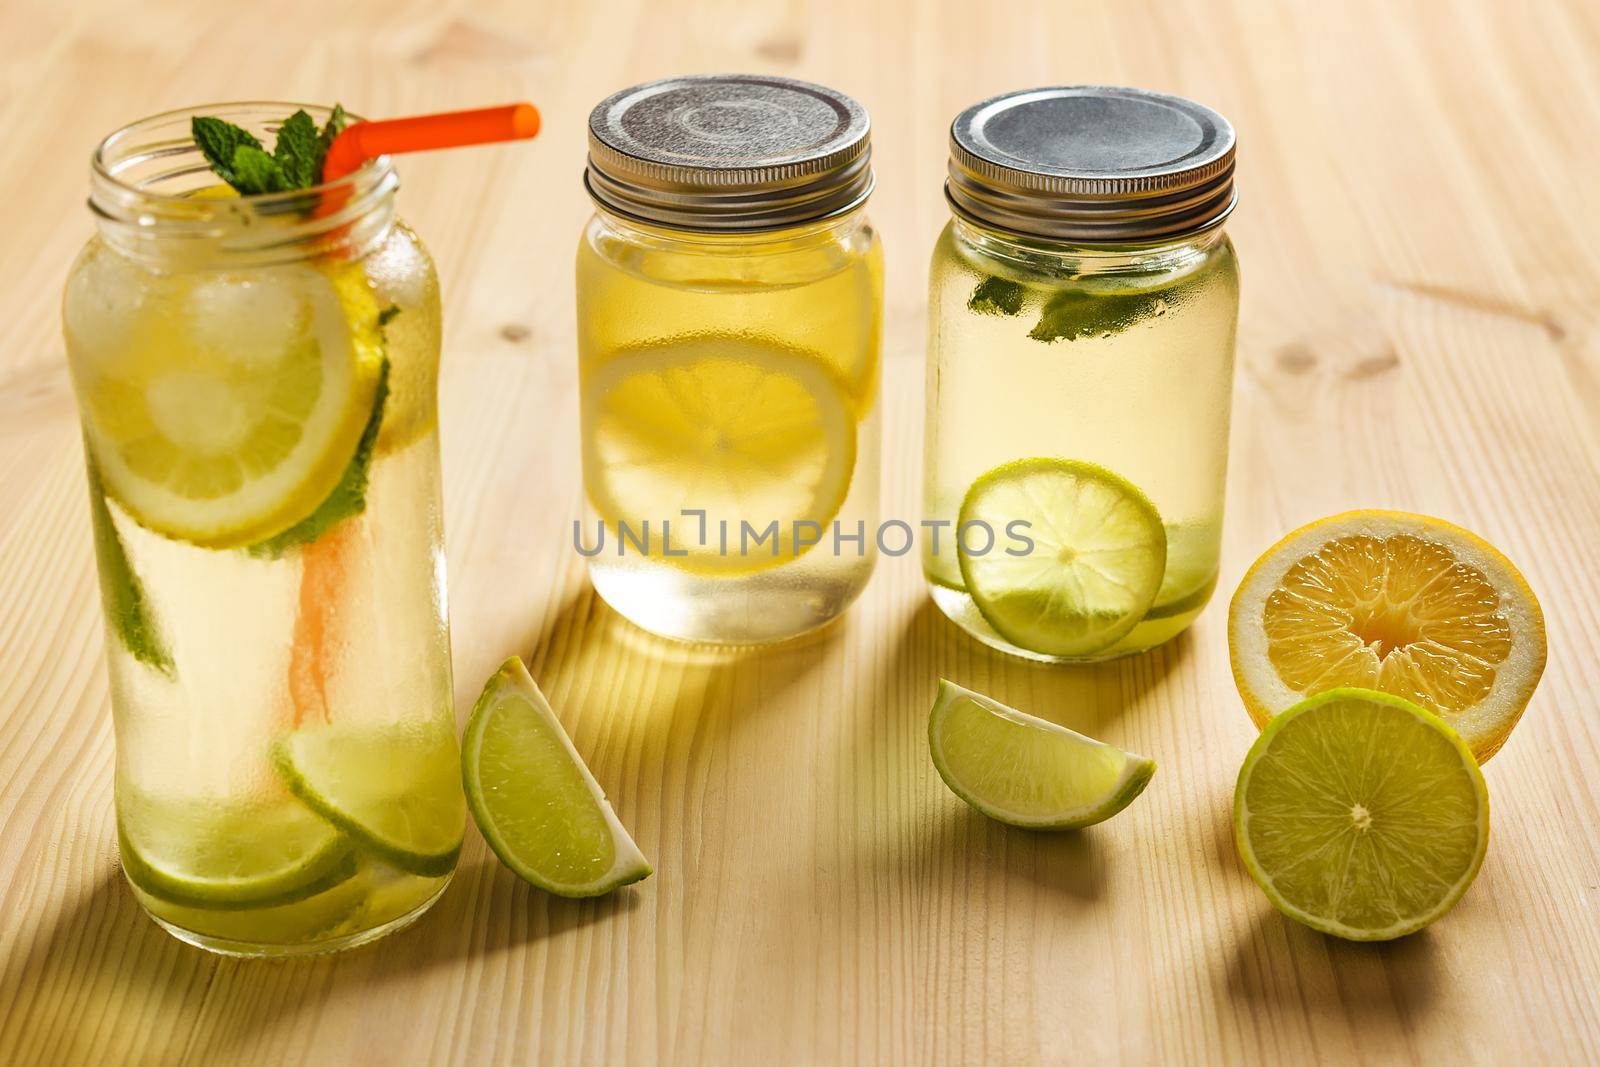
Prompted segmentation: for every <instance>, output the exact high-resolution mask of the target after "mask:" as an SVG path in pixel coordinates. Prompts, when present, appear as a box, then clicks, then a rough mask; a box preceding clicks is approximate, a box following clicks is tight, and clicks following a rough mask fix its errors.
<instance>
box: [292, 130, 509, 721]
mask: <svg viewBox="0 0 1600 1067" xmlns="http://www.w3.org/2000/svg"><path fill="white" fill-rule="evenodd" d="M538 132H539V112H538V110H537V109H536V108H534V106H533V105H532V104H526V103H524V104H507V105H506V106H504V107H486V108H479V109H478V110H476V111H449V112H445V113H444V114H440V115H418V116H416V117H414V118H409V119H385V120H383V121H382V122H358V123H356V124H354V125H353V126H349V127H347V128H346V129H345V130H344V131H343V132H341V133H340V134H339V135H338V136H337V137H335V138H334V139H333V143H332V144H331V145H329V146H328V155H327V158H326V159H325V160H324V161H323V164H322V181H323V182H324V183H327V182H335V181H338V180H339V179H340V178H343V177H345V176H346V175H348V174H350V173H351V172H353V171H355V170H358V169H360V167H361V165H362V164H363V163H366V162H367V161H368V160H372V159H377V158H378V157H379V156H386V155H394V154H397V153H400V152H426V151H428V150H430V149H434V148H459V147H463V146H466V145H475V144H493V143H495V142H497V141H517V140H525V139H527V138H529V137H532V136H534V135H535V134H537V133H538ZM349 199H350V189H349V187H348V186H340V187H339V188H337V189H330V190H328V191H327V192H326V193H324V194H323V196H322V203H321V204H319V205H318V206H317V208H316V210H315V212H314V214H316V215H318V216H322V215H330V214H332V213H333V212H335V211H337V210H339V208H341V207H343V206H344V205H345V203H346V202H347V201H348V200H349ZM339 254H340V253H339V252H331V253H330V255H333V256H339ZM350 521H351V520H346V523H347V524H348V523H349V522H350ZM359 547H360V542H359V540H357V538H356V537H354V536H353V531H352V530H351V529H350V527H349V526H348V525H346V526H345V527H344V528H342V529H341V528H336V529H333V530H329V531H328V532H326V533H324V534H323V535H322V536H321V537H319V538H318V539H317V540H315V541H313V542H312V543H311V544H309V545H306V546H305V548H303V549H302V550H301V570H300V602H299V609H298V611H297V613H296V616H295V627H294V640H293V642H292V643H291V646H290V652H289V696H290V702H291V703H292V704H293V706H294V712H293V714H294V725H295V726H296V727H299V726H303V725H305V724H306V723H307V722H308V721H313V722H323V723H326V722H328V721H330V719H331V715H330V713H329V708H328V693H327V679H328V674H329V673H330V671H331V670H332V668H333V658H334V651H335V649H336V647H337V645H338V643H339V642H338V639H337V635H336V631H335V627H336V626H337V623H338V610H337V607H338V604H339V600H340V598H341V596H342V595H343V592H344V588H343V587H344V584H345V581H346V570H345V568H346V565H347V563H346V560H347V558H348V556H349V555H350V554H351V553H352V552H355V551H357V550H358V549H359Z"/></svg>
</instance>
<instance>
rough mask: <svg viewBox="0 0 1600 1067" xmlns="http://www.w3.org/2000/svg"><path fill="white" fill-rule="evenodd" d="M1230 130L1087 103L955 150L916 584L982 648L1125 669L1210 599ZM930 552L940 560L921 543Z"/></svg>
mask: <svg viewBox="0 0 1600 1067" xmlns="http://www.w3.org/2000/svg"><path fill="white" fill-rule="evenodd" d="M1233 157H1234V136H1233V130H1232V128H1231V127H1230V126H1229V125H1228V123H1227V121H1226V120H1225V119H1223V118H1222V116H1220V115H1218V114H1217V113H1216V112H1214V111H1211V110H1210V109H1208V108H1204V107H1201V106H1200V105H1198V104H1194V103H1192V102H1190V101H1187V100H1182V99H1179V98H1177V97H1170V96H1164V95H1161V94H1157V93H1149V92H1143V91H1139V90H1133V89H1119V88H1108V87H1100V86H1079V87H1070V88H1056V89H1038V90H1028V91H1022V92H1017V93H1011V94H1007V95H1005V96H1001V97H996V98H994V99H992V100H987V101H984V102H983V103H980V104H977V105H975V106H973V107H971V108H969V109H968V110H966V111H964V112H963V113H962V114H961V115H960V116H958V117H957V118H956V120H955V122H954V123H953V125H952V127H951V162H950V179H949V181H948V182H947V184H946V193H947V197H948V199H949V201H950V205H951V209H952V212H953V216H954V217H953V218H952V220H951V222H950V223H949V225H948V226H947V227H946V228H945V231H944V233H943V235H942V236H941V237H940V239H939V242H938V245H937V247H936V248H935V249H934V253H933V263H932V269H931V272H930V292H929V302H930V318H931V325H930V330H929V356H928V360H929V374H928V417H927V431H926V433H927V439H926V457H925V461H926V471H925V474H926V481H925V507H926V508H927V510H928V512H929V513H930V514H929V519H928V521H929V522H931V523H934V524H942V525H934V526H933V527H931V532H932V533H933V534H934V536H926V537H924V538H923V541H922V546H923V565H924V572H925V574H926V576H927V579H928V583H929V585H930V587H931V589H932V595H933V598H934V600H935V601H936V602H937V603H938V605H939V607H940V609H941V610H943V611H944V613H945V614H946V615H947V616H949V617H950V618H951V619H952V620H954V621H955V622H956V623H957V624H959V625H960V626H961V627H962V628H964V629H965V630H967V631H968V632H969V633H971V634H972V635H973V636H974V637H976V638H978V639H979V640H980V641H983V642H984V643H985V644H988V645H991V646H993V647H995V648H998V649H1001V650H1003V651H1006V652H1010V653H1013V654H1015V655H1018V656H1023V657H1026V658H1030V659H1037V660H1045V661H1050V662H1071V661H1084V660H1098V659H1105V658H1110V657H1114V656H1120V655H1126V654H1129V653H1134V652H1140V651H1144V650H1146V649H1149V648H1152V647H1154V646H1156V645H1159V644H1161V643H1162V642H1164V641H1167V640H1168V639H1170V638H1172V637H1173V636H1175V635H1176V634H1178V633H1179V632H1181V631H1182V630H1184V629H1185V628H1186V627H1187V626H1188V625H1189V624H1190V623H1191V622H1192V621H1193V620H1194V618H1195V617H1196V616H1197V615H1198V614H1199V613H1200V611H1201V609H1202V608H1204V607H1205V605H1206V602H1207V601H1208V600H1209V599H1210V597H1211V593H1212V590H1213V589H1214V588H1215V586H1216V581H1217V564H1218V555H1219V549H1220V543H1221V526H1222V498H1223V483H1224V480H1225V475H1226V471H1227V459H1228V420H1229V410H1230V406H1231V398H1232V388H1233V357H1234V328H1235V322H1236V319H1237V315H1238V304H1239V273H1238V265H1237V261H1236V260H1235V258H1234V253H1233V246H1232V245H1231V244H1230V243H1229V241H1228V239H1227V237H1226V236H1224V234H1223V232H1222V224H1223V220H1224V219H1225V218H1226V217H1227V215H1228V213H1229V212H1230V211H1231V210H1232V208H1233V205H1234V199H1235V196H1234V189H1233ZM941 530H942V531H943V532H944V537H943V538H942V539H941V538H939V537H938V536H937V534H938V532H940V531H941Z"/></svg>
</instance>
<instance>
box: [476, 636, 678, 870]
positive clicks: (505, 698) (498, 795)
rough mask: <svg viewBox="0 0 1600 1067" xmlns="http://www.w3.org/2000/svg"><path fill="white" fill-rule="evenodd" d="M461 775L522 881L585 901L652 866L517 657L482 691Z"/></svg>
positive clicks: (493, 842)
mask: <svg viewBox="0 0 1600 1067" xmlns="http://www.w3.org/2000/svg"><path fill="white" fill-rule="evenodd" d="M461 772H462V777H463V779H464V780H465V782H466V786H467V803H468V804H469V805H470V806H471V808H472V817H473V819H474V821H476V822H477V824H478V829H479V830H481V831H482V832H483V837H484V840H485V841H487V842H488V843H489V847H490V848H492V849H493V850H494V854H495V855H496V856H499V857H500V861H501V862H502V863H504V864H505V865H506V866H507V867H509V868H511V870H512V871H513V872H515V873H516V874H517V876H518V877H520V878H522V879H523V880H524V881H526V882H529V883H530V884H532V885H535V886H538V887H539V888H540V889H543V890H545V891H546V892H550V893H555V894H557V895H558V896H563V897H592V896H598V895H600V894H602V893H609V892H610V891H611V890H613V889H616V888H617V887H618V886H623V885H627V884H628V883H630V882H637V881H639V880H640V879H641V878H645V877H648V876H649V874H650V872H651V867H650V862H649V861H648V860H646V859H645V858H644V854H643V853H641V852H640V851H639V846H638V845H635V844H634V843H633V838H632V837H630V836H628V831H627V830H625V829H623V827H622V823H621V822H620V821H619V820H618V819H617V813H616V812H614V811H612V810H611V804H610V803H609V802H608V801H607V800H606V796H605V793H604V792H602V791H601V789H600V785H599V783H597V782H596V781H595V780H594V775H592V774H590V773H589V768H588V767H587V766H585V765H584V762H583V759H582V757H580V756H579V755H578V751H577V749H575V748H573V747H572V741H571V740H570V739H568V737H567V733H566V731H565V730H563V729H562V728H561V723H560V721H559V720H557V719H556V716H555V713H554V712H553V711H551V710H550V704H549V702H548V701H546V700H545V698H544V694H543V693H541V692H540V691H539V687H538V686H537V685H535V684H534V681H533V678H532V677H531V676H530V675H529V674H528V669H527V668H526V667H524V666H523V665H522V661H521V660H520V659H517V658H515V657H513V658H512V659H508V660H506V662H505V663H504V664H503V665H502V666H501V667H500V669H499V670H498V671H497V672H495V674H494V675H493V676H492V677H490V679H489V681H488V682H487V683H486V684H485V685H484V687H483V694H482V695H481V696H479V697H478V703H477V704H476V706H474V707H473V709H472V719H471V721H469V722H468V724H467V733H466V737H465V738H464V740H463V742H462V748H461Z"/></svg>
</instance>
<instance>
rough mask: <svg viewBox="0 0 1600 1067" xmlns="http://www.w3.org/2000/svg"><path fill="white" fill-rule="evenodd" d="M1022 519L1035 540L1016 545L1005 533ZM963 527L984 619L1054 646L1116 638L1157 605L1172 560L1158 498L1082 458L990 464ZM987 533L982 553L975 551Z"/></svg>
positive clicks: (1082, 651) (1079, 650)
mask: <svg viewBox="0 0 1600 1067" xmlns="http://www.w3.org/2000/svg"><path fill="white" fill-rule="evenodd" d="M1019 520H1020V521H1022V522H1026V523H1027V526H1026V528H1025V533H1026V536H1027V537H1028V538H1029V539H1031V540H1032V541H1033V548H1032V550H1031V551H1028V552H1026V554H1023V555H1012V554H1011V552H1012V551H1022V549H1020V548H1018V547H1016V542H1015V541H1014V540H1012V539H1011V538H1010V537H1008V534H1009V533H1010V532H1011V530H1012V526H1011V524H1013V523H1017V522H1019ZM969 524H976V525H973V526H972V527H971V528H970V529H969ZM985 529H987V531H989V532H990V533H992V535H993V540H992V542H990V541H989V539H988V537H987V536H986V535H985V533H984V531H985ZM1017 529H1019V530H1020V529H1023V528H1021V527H1017ZM958 530H960V531H965V533H963V534H962V535H961V536H960V537H958V539H957V544H958V550H957V551H958V557H959V561H960V564H961V575H962V578H963V579H964V583H963V584H965V586H966V588H967V592H968V593H969V594H970V595H971V597H972V600H973V603H974V604H975V605H977V608H978V611H979V612H980V613H982V615H983V617H984V620H985V621H987V622H988V623H989V625H990V626H992V627H994V629H995V632H996V633H998V634H999V635H1000V636H1001V637H1004V638H1005V639H1006V640H1007V641H1010V642H1011V643H1012V644H1014V645H1017V646H1019V647H1021V648H1025V649H1028V650H1029V651H1031V652H1038V653H1041V654H1043V655H1047V656H1088V655H1093V654H1094V653H1096V652H1099V651H1102V650H1104V649H1106V648H1109V647H1111V646H1112V645H1114V644H1116V643H1117V642H1118V641H1119V640H1121V639H1122V637H1124V636H1125V635H1126V634H1127V633H1128V632H1129V631H1130V630H1132V629H1133V628H1134V626H1136V625H1137V624H1138V622H1139V620H1140V619H1141V618H1143V617H1144V615H1145V613H1146V612H1147V611H1149V610H1150V605H1151V604H1152V603H1154V601H1155V597H1156V593H1157V591H1159V590H1160V588H1161V576H1162V573H1163V571H1164V570H1165V568H1166V558H1167V533H1166V529H1165V528H1164V527H1163V526H1162V525H1161V516H1160V514H1159V513H1158V512H1157V511H1156V509H1155V505H1153V504H1151V503H1150V501H1149V500H1148V499H1147V498H1146V497H1145V495H1144V494H1143V493H1141V492H1140V491H1139V490H1138V489H1137V488H1135V487H1134V486H1133V485H1132V484H1131V483H1129V482H1128V481H1127V480H1126V479H1124V478H1122V477H1119V476H1118V475H1116V474H1113V473H1112V472H1110V471H1108V470H1106V469H1105V468H1104V467H1098V466H1096V465H1094V464H1093V463H1083V462H1080V461H1078V460H1068V459H1049V458H1038V459H1019V460H1016V461H1014V462H1011V463H1005V464H1002V465H1001V466H999V467H996V468H995V469H994V470H991V471H989V472H988V473H987V474H985V475H983V476H982V477H981V478H979V479H978V480H977V481H976V482H974V483H972V488H970V489H968V490H967V496H966V499H965V500H963V501H962V502H961V513H960V519H959V522H958ZM986 543H988V544H989V550H988V551H987V552H986V553H985V554H983V555H975V554H974V553H973V552H971V551H969V548H970V549H981V548H982V547H983V546H984V545H985V544H986Z"/></svg>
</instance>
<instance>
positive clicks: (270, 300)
mask: <svg viewBox="0 0 1600 1067" xmlns="http://www.w3.org/2000/svg"><path fill="white" fill-rule="evenodd" d="M360 272H361V267H360V266H359V264H355V263H348V264H333V265H331V266H329V267H327V268H326V269H318V268H315V267H310V266H302V265H293V266H285V267H273V268H264V269H261V270H255V271H250V272H248V273H239V274H229V273H221V272H213V273H204V274H194V275H184V276H179V277H175V278H171V279H168V280H166V281H165V282H164V283H163V284H160V285H156V286H152V288H151V289H150V290H149V292H147V293H146V294H145V295H144V297H143V298H142V299H143V304H142V308H141V311H140V312H139V313H138V314H137V315H136V316H135V317H134V319H133V320H132V323H131V328H130V329H129V331H128V333H127V334H126V335H125V336H124V337H122V338H120V341H121V344H120V346H119V348H118V349H117V350H116V351H114V352H109V351H98V350H89V348H88V347H87V346H85V347H84V350H83V351H81V352H80V353H78V354H77V355H76V356H75V358H74V361H73V362H74V367H75V369H76V370H77V372H78V375H79V388H80V391H81V392H82V394H83V399H84V407H85V410H86V418H85V427H86V432H87V437H88V440H89V444H90V448H91V449H92V451H93V454H94V458H95V461H96V462H97V464H98V466H99V470H100V474H101V477H102V479H103V481H104V484H105V487H106V489H107V491H108V492H110V494H111V495H112V496H113V497H115V498H116V500H117V501H118V502H119V503H120V504H121V505H122V506H123V507H124V508H125V509H126V510H127V511H128V513H129V514H130V515H131V516H133V518H134V519H135V520H136V521H138V522H139V523H140V524H141V525H143V526H145V527H147V528H149V529H152V530H155V531H157V532H158V533H161V534H164V535H166V536H169V537H174V538H179V539H182V540H186V541H191V542H193V543H195V544H199V545H204V546H206V547H212V548H229V547H237V546H241V545H246V544H250V543H252V542H255V541H259V540H261V539H263V538H266V537H270V536H272V535H273V534H276V533H278V532H280V531H282V530H284V529H286V528H287V527H289V526H291V525H292V524H294V523H295V522H297V521H298V520H300V519H302V518H304V517H305V516H306V515H308V514H310V513H311V512H312V511H313V510H315V509H316V507H317V505H318V504H320V503H321V502H322V500H323V499H324V498H325V497H326V496H327V495H328V494H329V493H330V492H331V491H332V490H333V488H334V487H335V486H336V485H337V484H338V482H339V479H340V477H341V475H342V474H343V473H344V470H345V468H346V466H347V465H348V464H349V463H350V460H351V456H352V455H353V454H354V452H355V449H356V444H357V442H358V441H359V440H360V438H361V435H362V431H363V429H364V428H365V426H366V423H367V421H368V419H369V417H370V416H371V414H372V408H373V401H374V396H375V393H376V390H377V384H378V378H379V373H380V370H381V367H382V363H383V348H382V343H381V337H380V335H379V334H378V332H377V323H376V317H375V313H374V314H373V315H371V316H369V315H368V314H367V308H366V307H365V305H363V304H361V303H360V302H359V301H356V302H352V300H351V298H350V293H351V292H354V291H355V290H354V289H352V287H351V285H350V283H349V281H348V279H347V277H346V276H347V275H350V274H352V273H354V274H359V273H360ZM362 280H363V281H364V276H363V279H362ZM368 318H370V319H371V321H370V322H368V321H366V320H367V319H368ZM68 343H69V344H72V343H74V338H73V336H72V332H71V330H70V328H69V331H68Z"/></svg>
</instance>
